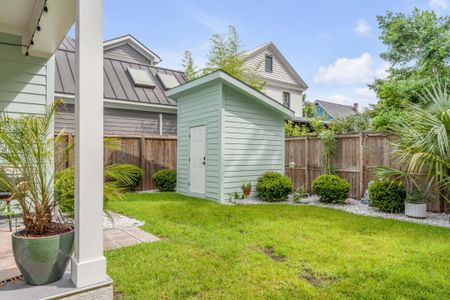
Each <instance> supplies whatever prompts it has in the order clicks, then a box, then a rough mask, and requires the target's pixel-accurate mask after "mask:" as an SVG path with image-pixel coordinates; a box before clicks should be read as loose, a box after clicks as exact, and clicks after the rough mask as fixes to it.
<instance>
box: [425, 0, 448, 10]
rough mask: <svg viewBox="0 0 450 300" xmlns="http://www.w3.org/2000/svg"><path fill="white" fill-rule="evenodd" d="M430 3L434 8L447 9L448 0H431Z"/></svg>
mask: <svg viewBox="0 0 450 300" xmlns="http://www.w3.org/2000/svg"><path fill="white" fill-rule="evenodd" d="M428 5H429V6H430V7H431V8H434V9H442V10H447V8H448V1H447V0H429V1H428Z"/></svg>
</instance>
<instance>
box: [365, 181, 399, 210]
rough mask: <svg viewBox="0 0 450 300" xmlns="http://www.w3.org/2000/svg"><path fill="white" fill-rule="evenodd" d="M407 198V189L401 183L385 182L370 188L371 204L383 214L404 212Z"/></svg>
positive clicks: (378, 182) (373, 184)
mask: <svg viewBox="0 0 450 300" xmlns="http://www.w3.org/2000/svg"><path fill="white" fill-rule="evenodd" d="M405 197H406V191H405V187H404V186H403V184H401V183H400V182H395V181H388V180H383V181H376V182H373V183H372V184H371V185H370V186H369V201H370V204H371V205H372V206H373V207H375V208H378V209H379V210H380V211H383V212H389V213H399V212H402V211H403V210H404V209H405Z"/></svg>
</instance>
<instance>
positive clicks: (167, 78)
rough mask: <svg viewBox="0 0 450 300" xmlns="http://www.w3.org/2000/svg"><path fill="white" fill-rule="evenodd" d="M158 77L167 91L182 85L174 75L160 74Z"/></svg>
mask: <svg viewBox="0 0 450 300" xmlns="http://www.w3.org/2000/svg"><path fill="white" fill-rule="evenodd" d="M157 75H158V78H159V80H161V83H162V84H163V85H164V88H165V89H166V90H168V89H171V88H174V87H176V86H179V85H180V83H179V82H178V80H177V79H176V77H175V76H174V75H172V74H165V73H159V72H158V73H157Z"/></svg>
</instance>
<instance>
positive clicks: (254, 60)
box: [243, 42, 308, 118]
mask: <svg viewBox="0 0 450 300" xmlns="http://www.w3.org/2000/svg"><path fill="white" fill-rule="evenodd" d="M243 57H244V60H245V66H247V67H249V68H251V69H254V70H256V72H257V75H258V76H259V77H260V78H261V79H262V80H264V81H265V82H266V86H265V88H264V93H266V94H267V95H268V96H269V97H271V98H272V99H275V100H276V101H278V102H280V103H281V104H283V105H284V106H286V107H288V108H289V109H291V110H293V111H294V112H295V117H296V118H301V117H302V110H303V93H304V92H305V90H306V89H307V88H308V85H307V84H306V83H305V81H304V80H303V79H302V78H301V77H300V75H299V74H298V73H297V71H295V69H294V68H293V67H292V65H291V64H290V63H289V62H288V60H287V59H286V58H285V57H284V55H283V54H282V53H281V52H280V50H278V48H277V47H276V46H275V44H274V43H272V42H268V43H265V44H263V45H261V46H259V47H256V48H254V49H251V50H248V51H246V52H244V53H243Z"/></svg>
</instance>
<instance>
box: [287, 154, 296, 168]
mask: <svg viewBox="0 0 450 300" xmlns="http://www.w3.org/2000/svg"><path fill="white" fill-rule="evenodd" d="M296 165H297V164H296V163H295V161H294V160H293V157H292V156H291V162H290V163H289V168H291V169H293V168H295V166H296Z"/></svg>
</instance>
